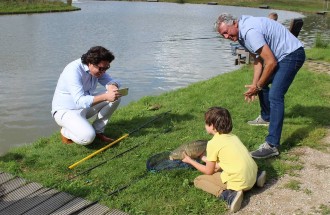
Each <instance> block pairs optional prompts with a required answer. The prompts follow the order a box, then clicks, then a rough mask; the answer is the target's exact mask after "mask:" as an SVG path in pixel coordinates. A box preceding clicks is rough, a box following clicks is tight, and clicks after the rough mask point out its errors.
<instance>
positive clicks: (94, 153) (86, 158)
mask: <svg viewBox="0 0 330 215" xmlns="http://www.w3.org/2000/svg"><path fill="white" fill-rule="evenodd" d="M169 112H170V111H167V112H165V113H163V114H162V115H165V114H167V113H169ZM159 117H160V116H157V117H155V118H153V119H151V120H149V121H148V122H146V123H144V124H143V125H141V126H140V127H138V128H136V129H135V130H133V131H131V132H129V133H128V134H124V135H123V136H122V137H120V138H118V139H117V140H115V141H113V142H111V143H110V144H108V145H106V146H104V147H103V148H100V149H99V150H97V151H95V152H93V153H92V154H90V155H88V156H87V157H85V158H83V159H81V160H80V161H77V162H76V163H74V164H72V165H71V166H69V169H73V168H75V167H76V166H77V165H78V164H80V163H82V162H84V161H85V160H88V159H90V158H91V157H93V156H94V155H97V154H98V153H100V152H102V151H104V150H106V149H107V148H109V147H111V146H112V145H114V144H116V143H118V142H119V141H121V140H122V139H124V138H126V137H128V136H129V135H130V134H132V133H134V132H136V131H138V130H140V129H141V128H143V127H144V126H146V125H147V124H149V123H151V122H153V121H155V120H156V119H158V118H159Z"/></svg>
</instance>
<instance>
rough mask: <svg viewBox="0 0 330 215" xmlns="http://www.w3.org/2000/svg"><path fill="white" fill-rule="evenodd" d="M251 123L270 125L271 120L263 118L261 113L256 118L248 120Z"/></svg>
mask: <svg viewBox="0 0 330 215" xmlns="http://www.w3.org/2000/svg"><path fill="white" fill-rule="evenodd" d="M247 123H248V124H249V125H256V126H268V125H269V122H267V121H265V120H263V119H262V118H261V115H259V116H258V117H257V118H256V119H255V120H252V121H248V122H247Z"/></svg>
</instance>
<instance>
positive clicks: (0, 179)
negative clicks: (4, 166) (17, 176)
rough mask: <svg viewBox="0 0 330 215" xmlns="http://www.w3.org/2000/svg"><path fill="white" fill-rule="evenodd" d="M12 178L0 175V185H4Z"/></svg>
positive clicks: (4, 174)
mask: <svg viewBox="0 0 330 215" xmlns="http://www.w3.org/2000/svg"><path fill="white" fill-rule="evenodd" d="M12 178H14V176H13V175H11V174H8V173H4V172H2V173H1V174H0V185H1V184H3V183H5V182H6V181H9V180H10V179H12Z"/></svg>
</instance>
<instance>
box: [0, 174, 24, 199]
mask: <svg viewBox="0 0 330 215" xmlns="http://www.w3.org/2000/svg"><path fill="white" fill-rule="evenodd" d="M25 183H26V180H24V179H22V178H13V179H11V180H9V181H6V182H5V183H3V184H1V185H0V194H1V195H0V196H1V198H2V196H4V195H6V194H7V193H10V192H11V191H13V190H15V189H17V188H19V187H20V186H22V185H24V184H25Z"/></svg>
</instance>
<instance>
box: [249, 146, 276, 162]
mask: <svg viewBox="0 0 330 215" xmlns="http://www.w3.org/2000/svg"><path fill="white" fill-rule="evenodd" d="M250 154H251V156H252V157H253V158H256V159H261V158H269V157H273V156H276V155H279V154H280V153H279V152H278V149H277V148H276V147H271V146H270V145H269V144H268V143H267V142H264V143H263V144H261V145H260V146H259V149H257V150H255V151H253V152H250Z"/></svg>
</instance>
